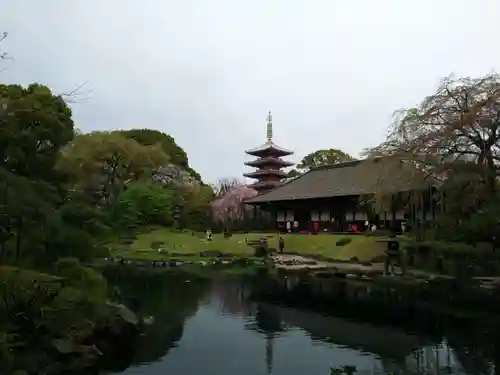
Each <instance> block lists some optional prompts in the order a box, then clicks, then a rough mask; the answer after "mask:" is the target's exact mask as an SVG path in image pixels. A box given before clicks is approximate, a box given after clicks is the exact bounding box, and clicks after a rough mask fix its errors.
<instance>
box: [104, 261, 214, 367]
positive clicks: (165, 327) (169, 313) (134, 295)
mask: <svg viewBox="0 0 500 375" xmlns="http://www.w3.org/2000/svg"><path fill="white" fill-rule="evenodd" d="M107 277H108V279H109V280H110V283H112V284H114V285H116V286H118V287H119V289H120V291H121V294H122V299H123V301H124V302H125V303H126V304H127V305H129V306H134V307H135V311H136V312H137V313H138V314H139V315H140V316H143V317H149V316H151V317H153V319H154V320H153V323H152V324H151V325H150V326H148V327H147V330H146V334H145V335H142V336H140V337H139V339H138V341H137V342H136V343H135V352H134V353H133V355H132V356H128V358H120V360H122V361H127V362H128V363H127V365H132V364H137V363H145V362H151V361H156V360H158V359H160V358H162V357H164V356H165V355H166V354H167V353H168V351H169V350H170V349H171V348H172V347H175V345H176V343H177V342H178V341H179V340H180V339H181V337H182V334H183V328H184V322H185V321H186V319H187V318H189V317H190V316H192V315H193V314H194V313H195V312H196V310H197V309H198V305H199V302H200V301H201V299H202V298H203V296H204V295H205V294H206V292H207V290H208V289H209V283H206V282H200V281H197V280H193V281H188V280H186V276H185V275H180V274H179V275H177V274H169V275H166V274H163V275H162V274H148V273H146V272H135V271H134V272H132V271H131V270H128V272H124V273H123V274H120V273H118V274H116V273H115V274H112V275H107ZM120 367H121V366H120Z"/></svg>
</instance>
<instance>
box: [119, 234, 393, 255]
mask: <svg viewBox="0 0 500 375" xmlns="http://www.w3.org/2000/svg"><path fill="white" fill-rule="evenodd" d="M262 236H265V237H267V238H268V241H269V246H270V247H274V248H277V247H278V236H276V235H273V234H261V233H249V234H234V235H233V236H232V237H230V238H224V237H223V235H222V234H215V235H214V236H213V240H212V241H206V240H205V235H204V234H203V233H194V234H193V233H191V232H174V231H171V230H169V229H156V230H153V231H151V232H148V233H143V234H139V235H138V237H137V239H136V240H135V241H134V242H133V243H132V244H131V245H130V246H129V247H127V246H122V247H121V248H117V250H116V251H115V253H114V255H115V256H122V257H125V258H128V257H130V258H135V259H168V258H169V257H170V256H169V255H168V254H160V253H158V251H156V250H153V249H152V248H151V244H152V243H154V242H158V243H160V242H162V243H163V245H162V247H164V248H165V249H166V250H167V251H168V252H174V253H177V254H186V256H188V255H189V254H192V253H199V252H201V251H207V250H218V251H222V252H224V253H230V254H233V255H235V256H252V255H253V252H254V251H253V249H252V248H251V247H250V246H248V245H247V244H246V242H245V238H246V239H248V240H257V239H259V238H260V237H262ZM346 237H347V238H350V239H351V242H350V243H349V244H347V245H345V246H336V242H337V241H338V240H340V239H341V238H346ZM284 238H285V251H290V252H296V253H300V254H303V255H308V254H310V255H321V256H324V257H327V258H331V259H337V260H350V259H351V258H353V257H356V258H358V259H359V260H360V261H368V260H371V259H373V258H375V257H377V256H379V255H380V254H382V253H383V251H384V249H385V245H384V244H383V243H380V242H377V238H376V237H368V236H354V235H326V234H325V235H321V234H320V235H316V236H309V235H294V234H287V235H284ZM176 258H179V256H176Z"/></svg>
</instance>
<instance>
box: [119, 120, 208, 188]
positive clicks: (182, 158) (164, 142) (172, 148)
mask: <svg viewBox="0 0 500 375" xmlns="http://www.w3.org/2000/svg"><path fill="white" fill-rule="evenodd" d="M117 133H120V134H122V135H123V136H125V137H127V138H132V139H134V140H136V141H137V142H139V143H140V144H141V145H144V146H154V145H158V146H159V147H160V148H161V149H162V150H163V152H164V153H165V154H166V155H167V156H168V157H169V160H170V163H172V164H173V165H177V166H180V167H182V168H184V169H185V170H186V171H188V172H189V173H190V174H191V175H192V176H193V177H194V178H196V179H197V180H198V181H201V177H200V175H199V174H198V173H197V172H196V171H195V170H193V169H192V168H191V167H190V166H189V162H188V157H187V154H186V152H185V151H184V150H183V149H182V147H180V146H179V145H177V143H176V142H175V139H174V138H173V137H171V136H170V135H168V134H166V133H162V132H160V131H157V130H152V129H131V130H120V131H117Z"/></svg>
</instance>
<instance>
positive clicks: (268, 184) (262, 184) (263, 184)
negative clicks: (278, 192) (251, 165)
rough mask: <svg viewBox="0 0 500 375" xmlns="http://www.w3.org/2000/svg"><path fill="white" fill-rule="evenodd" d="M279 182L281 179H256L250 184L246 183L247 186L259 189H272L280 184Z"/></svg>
mask: <svg viewBox="0 0 500 375" xmlns="http://www.w3.org/2000/svg"><path fill="white" fill-rule="evenodd" d="M281 184H282V182H281V181H258V182H255V183H253V184H251V185H248V187H249V188H252V189H255V190H257V191H259V190H263V189H273V188H275V187H277V186H280V185H281Z"/></svg>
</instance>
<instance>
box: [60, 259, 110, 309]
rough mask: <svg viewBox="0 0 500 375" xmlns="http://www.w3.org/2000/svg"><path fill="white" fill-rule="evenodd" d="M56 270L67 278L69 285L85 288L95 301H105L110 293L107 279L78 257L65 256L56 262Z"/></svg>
mask: <svg viewBox="0 0 500 375" xmlns="http://www.w3.org/2000/svg"><path fill="white" fill-rule="evenodd" d="M55 272H56V274H57V275H58V276H60V277H63V278H65V279H66V280H67V285H68V286H71V287H74V288H77V289H81V290H84V291H85V292H86V293H88V296H89V297H90V298H91V299H93V300H95V301H105V300H106V298H107V293H108V285H107V282H106V279H105V278H104V277H103V276H102V275H101V274H99V273H98V272H96V271H94V270H93V269H91V268H89V267H85V266H83V265H81V264H80V263H79V262H78V260H77V259H74V258H63V259H60V260H58V261H57V262H56V264H55Z"/></svg>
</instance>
